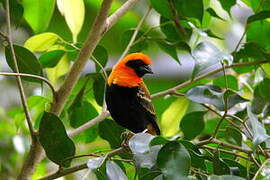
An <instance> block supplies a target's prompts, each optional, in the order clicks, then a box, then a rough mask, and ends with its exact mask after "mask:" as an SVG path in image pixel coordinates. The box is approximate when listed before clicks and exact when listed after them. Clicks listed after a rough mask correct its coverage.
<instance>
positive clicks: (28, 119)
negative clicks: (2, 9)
mask: <svg viewBox="0 0 270 180" xmlns="http://www.w3.org/2000/svg"><path fill="white" fill-rule="evenodd" d="M6 22H7V34H8V35H7V37H8V39H7V40H8V43H9V47H10V50H11V54H12V60H13V63H14V70H15V72H16V73H19V67H18V63H17V58H16V54H15V50H14V47H13V42H12V36H11V23H10V12H9V0H6ZM16 81H17V84H18V88H19V92H20V96H21V102H22V105H23V109H24V113H25V117H26V121H27V125H28V128H29V131H30V134H31V136H32V138H34V136H35V130H34V128H33V125H32V119H31V115H30V112H29V109H28V106H27V103H26V96H25V93H24V88H23V85H22V79H21V77H20V76H16Z"/></svg>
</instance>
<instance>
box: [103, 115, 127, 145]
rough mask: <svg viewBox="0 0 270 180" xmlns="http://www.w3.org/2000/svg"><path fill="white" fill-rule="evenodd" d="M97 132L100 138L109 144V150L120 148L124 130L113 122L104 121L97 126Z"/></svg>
mask: <svg viewBox="0 0 270 180" xmlns="http://www.w3.org/2000/svg"><path fill="white" fill-rule="evenodd" d="M98 131H99V135H100V137H101V138H103V139H105V140H107V141H108V142H109V143H110V146H111V148H118V147H120V146H121V143H122V141H121V138H120V136H121V134H122V133H123V132H125V129H124V128H123V127H121V126H119V125H118V124H116V122H114V121H113V120H110V119H105V120H104V121H102V122H100V123H99V125H98Z"/></svg>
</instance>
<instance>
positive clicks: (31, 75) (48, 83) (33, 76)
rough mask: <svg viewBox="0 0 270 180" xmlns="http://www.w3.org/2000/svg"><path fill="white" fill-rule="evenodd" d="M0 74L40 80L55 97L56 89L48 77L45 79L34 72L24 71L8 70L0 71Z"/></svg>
mask: <svg viewBox="0 0 270 180" xmlns="http://www.w3.org/2000/svg"><path fill="white" fill-rule="evenodd" d="M0 75H3V76H24V77H31V78H35V79H39V80H42V81H44V82H45V83H46V84H47V85H48V86H49V87H50V88H51V90H52V94H53V97H56V91H55V89H54V86H53V85H52V84H51V82H50V81H49V80H48V79H46V78H44V77H42V76H37V75H34V74H26V73H9V72H0Z"/></svg>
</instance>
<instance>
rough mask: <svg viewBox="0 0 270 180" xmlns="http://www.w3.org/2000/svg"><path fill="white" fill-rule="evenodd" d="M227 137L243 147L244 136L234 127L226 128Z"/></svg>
mask: <svg viewBox="0 0 270 180" xmlns="http://www.w3.org/2000/svg"><path fill="white" fill-rule="evenodd" d="M226 136H227V137H228V138H229V139H231V138H232V139H233V142H234V143H235V144H237V145H239V146H242V134H241V133H240V132H239V131H237V130H236V129H235V128H234V127H226Z"/></svg>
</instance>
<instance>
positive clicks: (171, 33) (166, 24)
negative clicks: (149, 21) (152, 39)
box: [159, 16, 181, 42]
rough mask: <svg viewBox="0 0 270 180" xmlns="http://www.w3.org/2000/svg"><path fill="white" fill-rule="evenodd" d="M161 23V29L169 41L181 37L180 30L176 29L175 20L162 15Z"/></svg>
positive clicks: (177, 39)
mask: <svg viewBox="0 0 270 180" xmlns="http://www.w3.org/2000/svg"><path fill="white" fill-rule="evenodd" d="M159 24H160V30H161V31H162V32H163V34H164V35H165V36H166V37H167V40H168V41H170V42H177V41H179V40H180V39H181V36H180V34H179V31H178V30H177V29H176V27H175V25H174V23H173V21H171V20H170V19H167V18H165V17H163V16H160V22H159Z"/></svg>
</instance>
